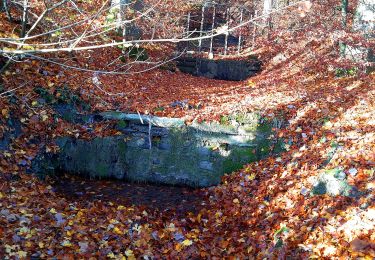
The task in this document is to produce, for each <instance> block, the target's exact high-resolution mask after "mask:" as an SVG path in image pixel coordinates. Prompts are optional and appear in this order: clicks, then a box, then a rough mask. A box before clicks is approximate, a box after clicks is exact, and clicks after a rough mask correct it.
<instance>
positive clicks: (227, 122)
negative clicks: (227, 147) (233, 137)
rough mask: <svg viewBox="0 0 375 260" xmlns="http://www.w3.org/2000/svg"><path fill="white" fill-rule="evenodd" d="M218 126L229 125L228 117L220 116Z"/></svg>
mask: <svg viewBox="0 0 375 260" xmlns="http://www.w3.org/2000/svg"><path fill="white" fill-rule="evenodd" d="M220 124H222V125H228V124H229V117H228V116H221V117H220Z"/></svg>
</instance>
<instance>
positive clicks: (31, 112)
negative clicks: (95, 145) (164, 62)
mask: <svg viewBox="0 0 375 260" xmlns="http://www.w3.org/2000/svg"><path fill="white" fill-rule="evenodd" d="M309 48H310V49H309V51H304V49H303V47H301V49H300V50H296V51H295V52H294V53H291V54H290V53H289V54H288V55H289V58H288V59H287V60H285V61H280V60H279V61H277V60H276V59H273V58H272V57H275V56H276V53H275V52H272V50H271V49H267V50H264V51H263V52H262V53H267V56H265V55H264V54H263V55H264V56H261V58H262V60H263V71H262V72H261V73H260V74H259V75H257V76H255V77H252V78H249V79H248V80H246V81H243V82H225V81H219V80H209V79H204V78H195V77H193V76H189V75H185V74H182V73H180V72H170V71H168V70H160V69H157V70H152V71H148V72H145V73H142V74H136V75H122V76H121V75H93V73H88V72H77V71H74V70H70V69H63V68H61V67H59V66H57V65H53V64H46V63H43V62H39V61H35V60H34V61H31V60H26V61H25V62H23V63H18V64H15V65H14V66H12V67H11V69H9V70H8V71H7V72H6V73H5V74H4V75H3V77H2V80H3V86H4V89H3V91H7V90H11V89H14V88H18V89H16V90H15V91H12V92H11V93H10V95H7V96H6V97H1V99H0V108H1V115H0V116H1V122H2V124H0V137H1V136H5V135H6V133H7V132H8V131H9V129H10V128H12V126H8V125H7V124H6V122H7V121H8V120H9V119H10V118H18V119H19V120H20V122H21V128H22V134H21V135H19V136H17V137H15V138H13V139H12V140H11V142H10V145H9V146H8V147H7V148H6V149H3V150H0V172H1V175H0V179H1V183H0V208H1V211H0V241H1V242H0V255H1V256H10V257H18V258H30V257H35V258H38V257H40V258H53V257H56V258H67V259H70V258H72V259H73V258H88V257H95V258H103V257H108V258H124V259H135V258H141V257H143V258H145V259H150V258H157V259H159V258H167V259H177V258H180V259H186V258H209V257H211V258H215V257H216V258H222V257H225V256H237V257H240V258H246V257H248V258H257V259H258V258H259V259H260V258H261V259H263V258H277V257H278V258H281V259H282V258H285V257H287V256H288V257H292V258H293V259H301V258H303V259H305V258H319V259H320V258H334V257H344V258H345V257H347V258H354V257H362V258H363V259H373V258H374V257H375V243H374V241H375V232H374V231H375V208H374V204H375V203H374V199H375V197H374V196H375V121H374V118H375V84H374V82H375V74H374V73H372V74H367V75H366V74H362V73H356V74H353V75H341V76H340V77H338V76H337V75H336V74H335V72H337V71H336V70H335V68H334V67H332V66H323V65H321V64H323V62H322V58H323V57H327V56H329V55H330V53H331V52H333V51H334V46H332V45H329V44H328V43H322V44H317V45H316V46H312V47H311V45H310V47H309ZM92 55H94V56H93V62H100V60H99V59H100V58H102V57H104V56H105V57H107V58H108V55H112V54H111V53H108V54H107V56H106V55H97V56H95V54H92ZM285 55H287V54H285ZM78 62H79V57H78ZM63 85H66V86H69V88H70V89H71V90H72V91H76V92H77V93H79V95H80V96H82V97H83V99H84V100H85V102H88V103H89V104H90V105H91V108H92V110H99V111H105V110H113V109H116V110H121V111H131V112H139V113H140V114H152V115H158V116H168V117H183V118H184V119H185V120H186V122H191V121H192V120H206V121H211V120H220V118H221V116H223V115H227V114H229V113H232V112H235V111H261V113H263V114H264V115H266V116H269V117H272V116H273V115H276V114H279V113H282V114H283V115H284V117H285V118H286V119H287V120H288V123H289V125H288V127H287V128H286V129H282V130H280V131H279V132H277V133H276V134H277V135H278V136H279V137H282V138H285V140H287V141H288V144H289V146H288V149H287V151H285V152H284V153H282V154H280V155H278V156H277V157H270V158H267V159H264V160H261V161H259V162H255V163H251V164H248V165H244V167H243V169H241V170H239V171H237V172H234V173H231V174H230V173H228V175H226V176H224V177H223V179H222V183H221V184H220V185H218V186H216V187H210V188H205V189H200V190H195V191H191V190H188V189H181V188H167V187H154V186H148V185H138V186H134V187H131V186H130V185H129V184H126V183H122V184H114V183H111V182H108V181H101V182H95V181H90V180H82V179H77V178H76V179H71V178H67V179H65V178H62V179H60V180H58V181H57V182H56V180H53V179H51V180H49V179H47V180H44V181H43V180H39V179H38V178H36V177H34V176H32V175H29V174H26V173H25V172H26V169H27V168H28V167H29V166H30V162H31V160H32V158H33V157H34V156H35V155H36V153H37V152H38V151H39V149H46V150H47V151H53V150H54V148H55V146H54V145H53V143H51V140H52V139H53V138H54V137H56V136H58V135H74V136H85V134H86V133H85V129H83V128H81V127H78V126H76V125H74V124H71V123H68V122H65V121H63V120H60V121H59V122H58V124H57V127H55V128H52V127H51V124H52V122H53V120H54V119H53V116H52V109H51V107H49V106H48V104H43V103H42V102H41V101H40V99H39V98H40V97H39V95H38V94H37V93H35V92H34V88H35V87H37V86H41V87H43V88H44V89H46V90H47V91H48V93H50V94H51V95H54V96H55V97H57V96H58V95H60V94H59V92H58V91H57V90H58V88H59V87H61V86H63ZM94 128H95V131H94V133H95V134H98V135H103V132H104V129H103V126H102V125H100V124H99V125H97V126H94ZM106 134H110V133H106ZM33 140H39V142H35V141H33ZM332 170H333V171H337V172H341V173H344V174H345V179H347V180H348V183H349V184H350V185H352V186H353V187H355V189H356V190H357V191H358V194H360V195H358V196H341V195H338V196H333V195H332V194H331V195H329V194H321V195H311V194H310V191H311V190H313V181H312V180H313V179H314V178H315V177H317V176H320V175H321V174H325V173H327V172H330V171H332ZM98 183H100V184H99V185H98ZM83 187H85V189H84V190H83ZM90 187H93V188H92V189H93V191H91V190H90ZM115 189H117V190H118V191H119V192H113V190H115ZM80 191H81V192H82V193H79V192H80ZM77 192H78V194H77ZM136 194H138V196H137V195H136ZM120 196H123V197H125V198H127V199H123V200H122V199H118V198H119V197H120ZM153 196H154V197H155V198H154V199H153ZM142 197H143V200H140V198H142ZM133 198H136V200H133ZM170 198H171V199H170ZM173 204H175V205H173ZM174 206H175V207H174Z"/></svg>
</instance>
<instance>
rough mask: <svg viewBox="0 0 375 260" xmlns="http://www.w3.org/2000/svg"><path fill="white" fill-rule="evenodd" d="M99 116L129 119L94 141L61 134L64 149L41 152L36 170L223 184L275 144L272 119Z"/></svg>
mask: <svg viewBox="0 0 375 260" xmlns="http://www.w3.org/2000/svg"><path fill="white" fill-rule="evenodd" d="M101 116H102V117H103V118H104V119H107V120H108V119H111V120H122V121H125V122H123V123H121V125H122V126H121V128H118V129H120V131H121V132H122V134H121V135H116V136H109V137H103V138H95V139H92V140H83V139H76V138H71V137H60V138H58V139H56V144H57V145H58V146H59V147H60V152H59V153H58V154H56V155H51V154H43V153H42V154H40V155H39V156H38V157H37V158H36V159H34V161H33V162H32V165H33V166H32V172H34V173H36V174H39V175H41V176H43V175H45V174H49V173H58V172H60V171H62V172H70V173H74V174H80V175H87V176H91V177H96V178H114V179H125V180H129V181H136V182H151V183H163V184H170V185H185V186H193V187H206V186H212V185H216V184H218V183H220V179H221V176H222V175H224V174H225V173H230V172H232V171H235V170H238V169H240V168H242V166H243V165H244V164H246V163H249V162H253V161H256V160H259V159H261V158H263V157H265V156H268V155H269V154H270V153H272V152H273V151H274V149H273V146H275V145H276V143H275V142H274V141H275V140H272V139H270V138H269V137H270V136H271V134H272V131H271V129H272V127H273V124H274V122H273V121H264V120H261V119H260V117H259V116H250V117H241V120H242V122H238V124H236V127H233V126H231V125H219V124H214V123H212V124H202V125H200V124H195V123H194V124H193V125H191V126H186V125H185V124H183V125H181V122H180V121H181V120H180V119H170V118H156V117H142V116H141V117H140V116H139V115H126V114H124V113H118V112H116V113H102V114H101ZM140 118H141V119H142V120H141V119H140ZM241 120H238V121H241ZM142 122H143V124H142ZM150 124H151V128H150ZM115 125H118V124H115ZM160 125H162V126H163V127H161V126H160ZM165 125H168V126H169V127H164V126H165ZM244 125H252V126H253V127H252V128H247V131H245V132H243V133H242V132H240V131H238V128H239V127H243V126H244ZM250 129H251V130H250ZM149 140H151V143H150V141H149Z"/></svg>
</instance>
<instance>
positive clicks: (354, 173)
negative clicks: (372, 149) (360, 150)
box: [348, 168, 358, 177]
mask: <svg viewBox="0 0 375 260" xmlns="http://www.w3.org/2000/svg"><path fill="white" fill-rule="evenodd" d="M348 172H349V174H350V175H351V176H353V177H354V176H356V175H357V173H358V171H357V169H356V168H350V169H349V171H348Z"/></svg>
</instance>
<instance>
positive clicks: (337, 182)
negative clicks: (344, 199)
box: [312, 168, 357, 196]
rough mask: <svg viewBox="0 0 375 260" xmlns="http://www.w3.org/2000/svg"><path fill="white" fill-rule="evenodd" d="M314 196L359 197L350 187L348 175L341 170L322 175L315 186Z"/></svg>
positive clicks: (329, 171)
mask: <svg viewBox="0 0 375 260" xmlns="http://www.w3.org/2000/svg"><path fill="white" fill-rule="evenodd" d="M312 194H313V195H323V194H328V195H330V196H338V195H341V196H357V192H356V190H355V189H354V187H352V186H351V185H349V183H348V181H347V179H346V174H345V173H344V172H343V171H342V170H341V169H338V168H336V169H332V170H328V171H326V172H324V173H322V174H321V175H320V176H319V177H318V178H317V179H316V182H315V183H314V184H313V189H312Z"/></svg>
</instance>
